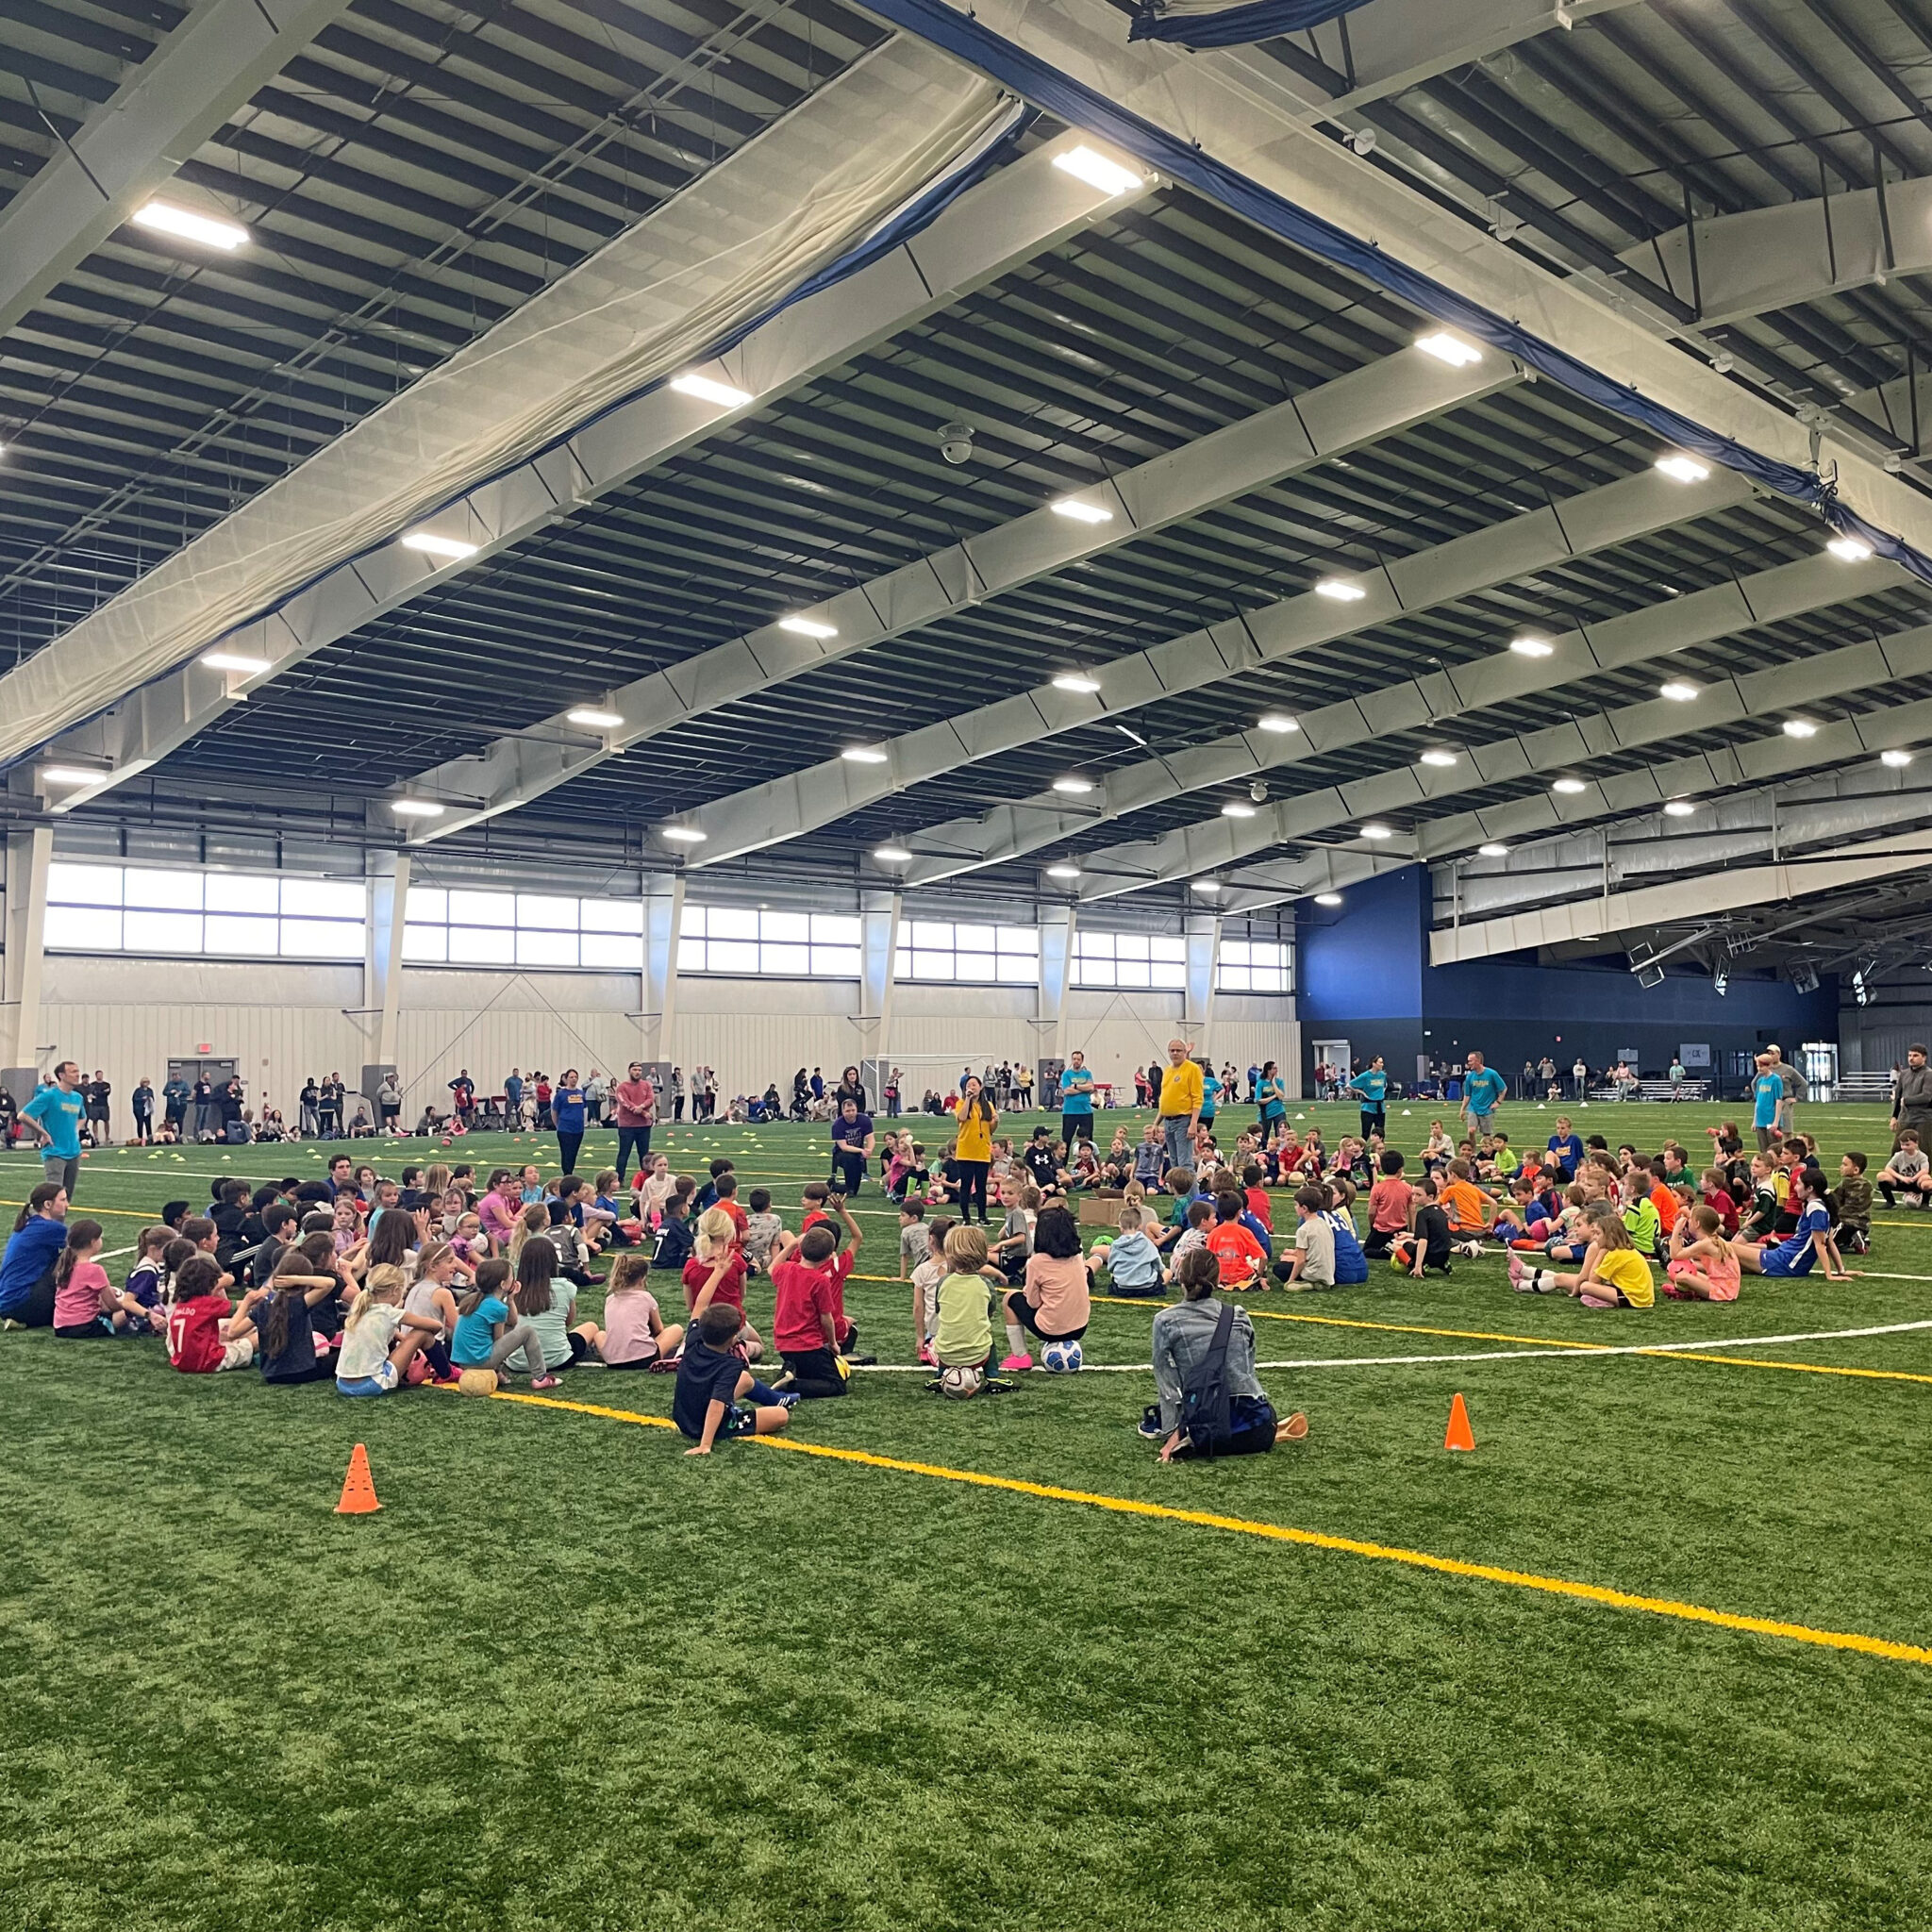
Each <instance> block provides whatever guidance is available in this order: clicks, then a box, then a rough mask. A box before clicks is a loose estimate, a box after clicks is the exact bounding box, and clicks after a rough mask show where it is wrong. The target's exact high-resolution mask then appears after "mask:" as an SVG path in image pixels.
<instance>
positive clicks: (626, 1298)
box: [576, 1252, 722, 1369]
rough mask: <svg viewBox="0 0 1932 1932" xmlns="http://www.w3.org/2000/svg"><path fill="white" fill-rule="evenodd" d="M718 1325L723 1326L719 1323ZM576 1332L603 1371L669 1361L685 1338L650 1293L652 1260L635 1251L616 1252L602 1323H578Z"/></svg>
mask: <svg viewBox="0 0 1932 1932" xmlns="http://www.w3.org/2000/svg"><path fill="white" fill-rule="evenodd" d="M721 1325H722V1324H721ZM576 1333H577V1334H578V1335H579V1336H581V1337H582V1338H583V1341H584V1344H585V1346H586V1348H587V1349H588V1350H589V1351H590V1352H591V1353H592V1354H594V1355H595V1356H596V1357H597V1358H598V1360H600V1361H601V1362H602V1363H603V1364H604V1366H605V1367H606V1368H607V1369H648V1368H651V1367H653V1366H654V1365H655V1364H656V1363H658V1362H660V1361H668V1360H669V1359H670V1358H671V1357H673V1356H675V1354H676V1353H677V1349H678V1344H679V1343H680V1342H681V1341H683V1340H684V1329H683V1328H682V1326H680V1325H679V1324H677V1323H675V1322H672V1323H667V1322H666V1321H665V1320H664V1317H663V1315H662V1314H661V1313H660V1312H659V1310H658V1297H657V1296H656V1295H654V1294H653V1293H652V1292H651V1261H650V1257H649V1256H648V1255H641V1254H638V1253H636V1252H633V1253H630V1254H627V1255H620V1256H618V1257H617V1259H616V1262H615V1263H614V1264H613V1266H612V1267H611V1270H610V1287H609V1289H608V1291H606V1293H605V1296H604V1322H603V1324H602V1325H601V1326H600V1325H599V1324H597V1323H595V1322H580V1323H578V1324H577V1327H576Z"/></svg>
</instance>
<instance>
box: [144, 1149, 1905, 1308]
mask: <svg viewBox="0 0 1932 1932" xmlns="http://www.w3.org/2000/svg"><path fill="white" fill-rule="evenodd" d="M1870 1164H1871V1163H1870V1162H1869V1161H1868V1160H1867V1159H1866V1158H1865V1156H1864V1155H1862V1154H1845V1155H1841V1156H1840V1158H1839V1163H1838V1173H1839V1182H1838V1189H1837V1194H1836V1200H1837V1208H1838V1226H1837V1227H1836V1228H1834V1229H1833V1230H1832V1239H1833V1240H1834V1241H1837V1242H1838V1245H1839V1250H1840V1253H1841V1254H1846V1255H1863V1254H1869V1253H1870V1252H1871V1247H1872V1183H1871V1182H1870V1181H1868V1180H1867V1179H1866V1178H1865V1170H1866V1168H1867V1167H1868V1166H1869V1165H1870ZM128 1280H129V1285H130V1287H131V1286H132V1283H133V1277H132V1276H131V1275H130V1276H129V1277H128Z"/></svg>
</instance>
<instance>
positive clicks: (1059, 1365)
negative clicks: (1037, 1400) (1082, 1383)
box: [1040, 1341, 1085, 1375]
mask: <svg viewBox="0 0 1932 1932" xmlns="http://www.w3.org/2000/svg"><path fill="white" fill-rule="evenodd" d="M1040 1359H1041V1361H1042V1362H1044V1363H1045V1364H1046V1372H1047V1374H1050V1375H1076V1374H1079V1372H1080V1364H1081V1362H1082V1361H1083V1360H1084V1359H1085V1357H1083V1356H1082V1355H1081V1353H1080V1344H1079V1343H1078V1342H1077V1341H1049V1342H1048V1343H1047V1344H1046V1346H1045V1347H1044V1348H1042V1349H1041V1351H1040Z"/></svg>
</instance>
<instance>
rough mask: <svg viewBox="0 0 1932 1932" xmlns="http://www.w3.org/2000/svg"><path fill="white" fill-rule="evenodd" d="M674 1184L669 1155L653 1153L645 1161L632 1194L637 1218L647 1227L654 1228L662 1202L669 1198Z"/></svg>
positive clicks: (662, 1208)
mask: <svg viewBox="0 0 1932 1932" xmlns="http://www.w3.org/2000/svg"><path fill="white" fill-rule="evenodd" d="M673 1185H674V1182H673V1177H672V1173H671V1157H670V1156H669V1155H668V1154H654V1155H652V1156H651V1158H650V1159H649V1161H647V1162H646V1163H645V1172H644V1177H643V1179H642V1180H641V1182H640V1183H639V1184H638V1188H637V1190H636V1192H635V1194H634V1196H633V1199H634V1200H635V1201H636V1203H637V1210H638V1219H639V1220H640V1221H641V1222H642V1223H643V1224H644V1225H645V1226H646V1227H648V1228H651V1229H653V1230H655V1229H656V1228H657V1225H658V1216H659V1215H661V1214H662V1213H663V1211H664V1204H665V1202H666V1201H668V1200H669V1199H670V1198H671V1190H672V1187H673Z"/></svg>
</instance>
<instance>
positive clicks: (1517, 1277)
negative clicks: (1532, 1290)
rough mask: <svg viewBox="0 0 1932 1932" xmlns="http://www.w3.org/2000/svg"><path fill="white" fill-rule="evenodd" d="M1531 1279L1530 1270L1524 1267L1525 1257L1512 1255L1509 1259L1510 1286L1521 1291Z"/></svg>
mask: <svg viewBox="0 0 1932 1932" xmlns="http://www.w3.org/2000/svg"><path fill="white" fill-rule="evenodd" d="M1528 1278H1529V1270H1528V1269H1527V1268H1525V1267H1524V1265H1523V1257H1522V1256H1521V1255H1514V1254H1512V1255H1511V1256H1510V1257H1509V1286H1510V1287H1511V1288H1513V1289H1516V1290H1518V1291H1521V1290H1522V1289H1523V1287H1524V1283H1525V1282H1526V1281H1527V1280H1528Z"/></svg>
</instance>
